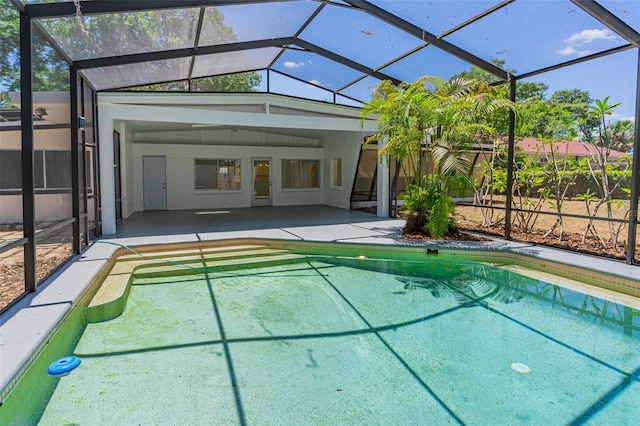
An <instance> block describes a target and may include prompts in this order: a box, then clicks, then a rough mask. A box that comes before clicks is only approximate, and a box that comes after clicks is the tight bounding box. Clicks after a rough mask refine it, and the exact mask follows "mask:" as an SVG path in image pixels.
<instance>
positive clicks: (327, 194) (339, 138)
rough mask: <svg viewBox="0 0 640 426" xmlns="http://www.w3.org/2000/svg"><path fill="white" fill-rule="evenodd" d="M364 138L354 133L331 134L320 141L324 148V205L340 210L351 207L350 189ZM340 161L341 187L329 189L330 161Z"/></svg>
mask: <svg viewBox="0 0 640 426" xmlns="http://www.w3.org/2000/svg"><path fill="white" fill-rule="evenodd" d="M363 140H364V138H363V135H362V134H358V133H354V132H341V133H339V134H335V133H332V134H331V135H330V136H327V137H325V138H324V139H323V140H322V146H323V147H324V162H323V165H322V169H323V175H324V178H323V188H324V204H327V205H329V206H333V207H339V208H342V209H348V208H350V207H351V203H350V198H351V189H352V187H353V179H354V177H355V172H356V167H357V166H358V157H359V156H360V149H361V146H362V142H363ZM337 158H339V159H342V187H340V188H333V187H331V160H332V159H337Z"/></svg>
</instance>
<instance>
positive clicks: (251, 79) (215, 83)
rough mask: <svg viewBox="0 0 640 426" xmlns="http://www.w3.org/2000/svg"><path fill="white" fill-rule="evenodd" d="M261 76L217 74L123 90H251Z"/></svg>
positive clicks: (256, 74)
mask: <svg viewBox="0 0 640 426" xmlns="http://www.w3.org/2000/svg"><path fill="white" fill-rule="evenodd" d="M261 81H262V76H260V74H258V73H257V72H246V73H238V74H228V75H218V76H213V77H205V78H199V79H194V80H191V85H189V82H188V81H184V80H183V81H177V82H171V83H158V84H149V85H145V86H137V87H132V88H126V89H123V90H134V91H169V92H171V91H179V92H186V91H189V90H191V91H192V92H252V91H255V87H257V86H258V85H260V82H261Z"/></svg>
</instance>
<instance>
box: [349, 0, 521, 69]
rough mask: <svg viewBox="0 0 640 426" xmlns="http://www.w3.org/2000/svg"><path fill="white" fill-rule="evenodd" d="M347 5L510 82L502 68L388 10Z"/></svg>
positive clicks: (360, 1)
mask: <svg viewBox="0 0 640 426" xmlns="http://www.w3.org/2000/svg"><path fill="white" fill-rule="evenodd" d="M345 2H346V3H349V4H350V5H352V6H354V7H357V8H358V9H361V10H363V11H365V12H367V13H368V14H370V15H372V16H374V17H376V18H378V19H380V20H381V21H383V22H386V23H388V24H390V25H393V26H394V27H396V28H399V29H401V30H403V31H405V32H407V33H409V34H411V35H413V36H414V37H417V38H419V39H421V40H422V41H424V42H427V43H429V44H431V45H433V46H436V47H437V48H439V49H441V50H444V51H445V52H447V53H449V54H451V55H453V56H456V57H458V58H460V59H462V60H463V61H466V62H468V63H470V64H472V65H475V66H476V67H478V68H480V69H482V70H484V71H486V72H488V73H490V74H493V75H495V76H496V77H498V78H501V79H502V80H508V79H509V73H507V72H506V71H505V70H503V69H502V68H499V67H497V66H495V65H493V64H492V63H490V62H487V61H485V60H483V59H481V58H479V57H477V56H475V55H473V54H471V53H469V52H467V51H466V50H463V49H461V48H459V47H457V46H455V45H453V44H451V43H449V42H447V41H445V40H443V39H441V38H438V37H437V36H436V35H434V34H431V33H430V32H428V31H426V30H424V29H422V28H420V27H418V26H416V25H413V24H412V23H410V22H407V21H405V20H404V19H402V18H399V17H398V16H396V15H394V14H392V13H390V12H387V11H386V10H384V9H382V8H380V7H378V6H375V5H373V4H371V3H369V2H367V1H365V0H345Z"/></svg>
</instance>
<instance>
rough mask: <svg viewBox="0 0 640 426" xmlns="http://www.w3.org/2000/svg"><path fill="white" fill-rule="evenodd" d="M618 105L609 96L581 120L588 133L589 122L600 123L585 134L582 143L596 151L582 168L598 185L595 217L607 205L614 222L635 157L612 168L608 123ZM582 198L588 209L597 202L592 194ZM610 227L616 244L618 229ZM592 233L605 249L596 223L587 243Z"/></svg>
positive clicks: (585, 233)
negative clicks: (615, 196) (619, 193)
mask: <svg viewBox="0 0 640 426" xmlns="http://www.w3.org/2000/svg"><path fill="white" fill-rule="evenodd" d="M618 105H620V104H619V103H618V104H610V103H609V97H608V96H607V97H606V98H604V99H602V100H600V99H596V100H595V101H594V104H593V105H591V106H589V109H588V111H587V114H588V115H587V116H586V117H584V118H582V119H581V120H580V121H581V123H583V124H582V126H583V127H582V128H583V129H587V130H585V132H586V131H588V129H589V126H586V125H584V123H585V122H588V121H591V122H594V123H596V127H595V129H594V130H592V131H590V132H589V133H583V140H582V141H581V142H582V143H583V144H584V145H585V146H587V148H588V147H591V148H592V149H589V150H588V151H589V154H590V159H586V158H585V159H584V160H583V161H582V163H581V164H582V166H583V168H584V169H586V170H588V173H589V174H590V175H591V177H592V178H593V181H594V182H595V184H596V188H597V194H598V195H599V199H598V200H597V201H596V205H595V207H594V209H593V211H592V212H591V216H593V217H595V216H597V214H598V210H599V208H600V207H601V206H602V205H605V206H606V209H607V218H608V219H612V218H613V212H612V203H613V194H614V192H615V191H616V190H617V189H618V188H620V187H621V185H622V182H623V180H624V178H625V174H626V172H627V170H629V169H630V168H631V164H632V160H631V157H629V156H624V157H622V158H621V159H619V160H618V161H617V162H616V163H615V164H612V163H611V162H610V160H609V157H610V155H611V129H610V128H611V125H610V123H609V122H608V121H607V116H608V115H611V114H612V113H613V110H614V109H615V108H616V107H617V106H618ZM581 197H582V198H583V199H585V201H587V206H588V202H589V201H594V200H595V194H591V193H590V191H587V193H586V194H581ZM608 225H609V240H610V242H612V243H614V244H616V243H617V241H615V237H614V236H615V235H617V234H616V232H615V229H614V224H613V222H612V221H611V220H609V221H608ZM589 232H591V233H592V234H593V235H594V236H595V237H597V238H598V239H599V240H600V242H601V244H602V245H603V246H605V244H604V241H603V240H602V238H600V236H599V235H598V232H597V230H596V228H595V227H594V226H593V219H591V220H590V221H589V223H588V224H587V226H586V228H585V230H584V233H583V235H582V239H583V242H584V240H585V238H586V236H587V234H588V233H589Z"/></svg>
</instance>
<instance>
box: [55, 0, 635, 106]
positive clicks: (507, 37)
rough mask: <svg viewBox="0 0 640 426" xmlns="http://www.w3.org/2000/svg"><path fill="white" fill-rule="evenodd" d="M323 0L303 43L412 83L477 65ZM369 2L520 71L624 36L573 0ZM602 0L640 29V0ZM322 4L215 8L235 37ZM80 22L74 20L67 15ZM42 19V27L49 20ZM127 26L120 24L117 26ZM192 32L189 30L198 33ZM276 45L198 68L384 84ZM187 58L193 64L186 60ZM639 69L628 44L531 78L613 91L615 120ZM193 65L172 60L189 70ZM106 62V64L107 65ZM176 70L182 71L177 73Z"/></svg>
mask: <svg viewBox="0 0 640 426" xmlns="http://www.w3.org/2000/svg"><path fill="white" fill-rule="evenodd" d="M326 1H327V2H328V3H325V4H326V5H325V7H324V8H323V9H322V11H320V12H319V13H318V15H317V16H315V17H314V19H313V20H312V21H311V22H309V23H308V25H307V26H306V27H304V29H303V30H302V32H301V33H300V34H298V37H299V38H300V39H302V40H304V41H305V42H308V43H311V44H314V45H316V46H318V47H320V48H322V49H325V50H327V51H328V52H332V53H334V54H337V55H340V56H343V57H345V58H349V59H351V60H353V61H355V62H357V63H359V64H361V65H363V66H365V67H367V68H370V69H374V70H378V71H380V72H381V73H383V74H384V75H388V76H390V77H394V78H396V79H398V80H402V81H407V82H411V81H414V80H416V79H418V78H420V77H422V76H424V75H433V76H437V77H442V78H445V79H448V78H450V77H451V76H453V75H455V74H458V73H460V72H462V71H465V70H469V69H470V68H471V65H470V64H469V63H467V62H465V61H463V60H461V59H459V58H457V57H455V56H453V55H451V54H450V53H447V52H446V51H445V50H443V49H439V48H438V47H435V46H433V45H427V44H426V43H424V40H423V39H420V38H417V37H415V36H413V35H410V34H408V33H406V32H404V31H401V30H399V29H398V28H396V27H393V26H391V25H389V24H386V23H384V22H382V21H380V20H378V19H375V18H373V17H371V16H370V15H368V14H367V13H364V12H362V11H358V10H354V9H352V8H346V7H340V6H338V5H334V4H331V3H336V4H344V3H343V2H341V1H340V0H326ZM369 1H370V3H372V4H374V5H376V6H378V7H380V8H382V9H384V10H386V11H389V12H392V13H394V14H396V15H398V16H399V17H400V18H402V19H404V20H406V21H407V22H409V23H411V24H413V25H415V26H416V27H417V28H419V29H423V30H425V32H424V34H425V40H428V39H429V38H428V37H429V35H433V36H437V37H438V38H439V39H440V40H443V41H444V42H447V43H451V44H453V45H456V46H459V47H460V48H462V49H464V50H466V51H467V52H469V53H471V54H473V55H475V56H477V57H478V58H480V59H482V60H484V61H486V62H489V61H491V60H493V59H499V60H502V61H504V68H505V69H507V70H510V71H513V73H514V75H516V76H518V75H522V74H526V73H529V72H532V71H535V70H539V69H542V68H545V67H548V66H551V65H555V64H558V63H562V62H565V61H570V60H573V59H577V58H581V57H584V56H586V55H590V54H594V53H598V52H602V51H605V50H608V49H612V48H617V47H621V46H624V45H626V44H627V42H626V41H625V40H623V39H622V38H621V37H620V36H619V35H618V34H615V33H614V32H612V31H611V30H609V29H608V28H606V27H605V25H603V24H602V23H600V22H598V21H597V20H596V19H595V18H593V17H591V16H590V15H588V14H587V13H586V12H584V11H583V10H582V9H580V8H579V7H578V6H576V5H575V4H573V3H572V2H571V1H569V0H515V1H514V2H512V3H510V4H508V5H506V6H503V7H500V8H498V9H497V10H496V11H494V12H493V13H491V14H489V15H487V16H485V17H483V18H481V19H478V20H476V21H475V22H471V23H469V24H468V25H462V24H463V23H466V22H469V21H470V20H473V18H475V17H477V16H478V15H479V14H481V13H483V12H484V11H486V10H488V9H489V8H491V7H494V6H496V5H498V4H499V3H500V0H369ZM598 2H599V3H600V4H602V5H603V6H605V7H607V8H608V9H609V10H610V11H612V12H613V13H614V14H615V15H616V16H618V17H620V19H622V20H623V21H624V22H625V23H626V24H627V25H630V26H631V27H632V28H633V29H635V30H636V31H639V32H640V0H598ZM320 5H321V3H320V2H318V1H295V2H293V1H291V2H263V3H257V4H243V5H235V6H234V5H229V6H219V7H217V9H218V11H219V12H220V13H222V15H223V16H224V24H225V25H226V26H228V27H231V28H232V29H233V34H234V36H235V40H234V41H237V42H243V41H252V40H261V39H268V38H274V37H288V36H294V35H296V33H297V31H298V29H299V28H301V27H302V26H303V25H304V24H305V22H306V21H307V19H308V18H309V17H310V16H312V14H313V13H314V12H315V11H316V10H317V9H318V7H319V6H320ZM209 12H212V9H208V13H207V15H206V17H213V16H214V15H215V14H214V13H209ZM153 13H162V14H166V16H167V17H169V18H170V15H171V13H173V12H171V11H159V12H153ZM92 19H100V17H99V16H98V17H92ZM75 21H76V20H75V19H74V20H71V21H70V22H71V23H73V22H75ZM167 21H170V19H167ZM174 22H175V21H174ZM44 24H45V27H46V22H45V23H44ZM189 25H190V26H191V27H193V25H195V24H194V23H193V22H190V23H185V26H189ZM203 28H205V30H203V33H202V35H201V38H200V40H201V42H202V43H203V44H211V43H216V40H217V38H216V37H219V34H218V33H217V32H216V30H215V28H216V25H209V26H203ZM212 28H213V29H212ZM121 30H122V29H121ZM454 30H455V31H454ZM167 31H168V30H167ZM207 31H209V33H207ZM122 32H123V31H119V30H118V29H117V28H114V33H117V34H120V33H122ZM187 32H188V33H189V34H191V33H192V32H193V31H187ZM87 36H90V35H84V34H82V33H81V32H78V34H77V37H76V39H70V40H58V42H59V43H60V44H61V45H62V46H63V47H65V45H66V44H68V45H69V46H68V48H69V49H71V48H72V47H73V46H72V45H75V44H73V43H76V42H78V41H79V40H77V38H82V37H87ZM172 36H175V37H177V36H176V35H175V34H173V33H171V32H167V34H166V39H167V40H170V39H171V37H172ZM175 37H174V38H175ZM184 37H185V36H184V34H182V35H180V36H179V37H178V38H179V39H180V40H182V41H183V42H184V40H183V38H184ZM90 42H91V40H85V41H84V42H83V43H80V44H78V45H79V46H80V45H82V46H87V45H91V43H90ZM87 43H88V44H87ZM76 44H77V43H76ZM187 44H188V43H187ZM119 46H120V47H121V48H122V49H125V50H126V49H137V50H132V51H123V53H138V51H145V50H144V46H140V44H139V43H136V42H135V40H129V41H128V42H127V43H124V42H123V43H121V44H120V45H119ZM140 49H142V50H140ZM412 50H415V53H413V54H411V55H409V56H407V57H405V58H403V59H401V60H398V61H395V59H397V58H398V57H399V56H400V55H402V54H404V53H405V52H409V51H412ZM258 51H260V52H258ZM83 53H86V52H83ZM258 53H260V54H258ZM278 53H279V49H275V48H266V49H254V50H253V51H246V52H245V53H238V54H234V57H233V58H231V57H230V55H229V54H227V55H226V56H225V55H224V54H222V55H219V56H217V57H214V56H213V55H211V56H202V57H198V59H197V60H196V63H195V67H194V70H195V72H196V74H194V75H206V73H207V72H228V71H225V70H226V69H227V67H228V66H229V65H230V64H231V63H232V62H237V63H239V64H241V65H242V67H244V68H243V70H245V69H246V70H249V69H265V68H267V67H269V65H270V64H272V62H273V69H274V70H276V71H279V72H280V73H284V74H288V75H292V76H294V77H295V78H296V79H297V80H291V79H288V78H285V77H283V76H282V75H281V74H278V73H270V75H269V87H270V89H271V91H273V92H277V93H284V94H290V95H294V96H299V97H308V98H312V99H319V100H326V101H329V102H331V101H333V92H334V91H339V92H340V93H344V95H345V96H347V97H351V98H355V99H360V100H363V101H367V100H369V99H370V96H371V90H372V88H373V87H374V86H375V85H376V84H377V83H378V82H379V80H377V79H375V78H372V77H366V78H363V77H364V75H363V73H362V72H361V71H357V70H354V69H353V68H350V67H347V66H345V65H341V64H340V63H338V62H336V61H333V60H331V59H328V58H326V57H324V56H322V55H319V54H315V53H311V52H309V51H305V49H304V46H290V48H289V49H287V50H286V51H285V52H284V53H283V54H282V55H280V56H278ZM232 59H233V61H232ZM274 61H275V62H274ZM185 63H186V64H187V65H188V63H189V61H188V60H187V61H185ZM637 67H638V49H631V50H628V51H625V52H622V53H617V54H613V55H608V56H606V57H603V58H601V59H597V60H593V61H589V62H586V63H583V64H580V65H575V66H571V67H568V68H563V69H560V70H557V71H553V72H548V73H544V74H539V75H536V76H534V77H532V78H530V79H529V80H528V81H535V82H543V83H545V84H547V85H548V86H549V90H548V92H547V96H548V97H549V96H551V94H552V93H553V92H554V91H556V90H561V89H576V88H577V89H582V90H587V91H589V92H590V94H591V96H592V99H603V98H605V97H607V96H609V97H610V102H611V103H620V106H619V107H617V108H616V110H615V114H614V115H613V116H612V118H613V119H629V118H633V117H634V115H635V98H636V85H637ZM111 68H112V69H111V71H114V72H115V71H117V70H116V69H115V68H117V67H111ZM188 68H189V67H188V66H183V67H182V68H177V67H168V69H173V70H178V71H179V72H184V73H186V72H187V71H185V70H188ZM155 69H156V70H157V71H158V73H156V74H157V76H156V78H157V79H158V80H157V81H160V80H161V79H163V78H164V79H165V80H166V79H167V76H164V75H163V69H164V68H163V67H156V68H155ZM107 70H109V68H105V69H104V70H101V72H102V71H107ZM121 74H122V77H123V78H128V79H131V78H133V76H134V75H137V76H139V77H140V78H148V77H149V76H150V75H153V73H151V72H150V71H149V68H147V72H142V71H141V72H136V73H134V72H133V71H131V72H130V71H129V70H128V69H127V72H124V71H123V72H121ZM264 75H265V77H264V78H263V82H262V85H261V86H260V88H259V89H260V90H266V88H267V87H266V86H267V78H266V74H264ZM171 78H179V77H176V76H173V75H172V76H171ZM304 82H309V83H310V84H305V83H304ZM354 82H355V84H354ZM315 86H317V87H315ZM318 87H321V88H324V89H326V90H321V89H319V88H318ZM338 101H339V102H342V103H353V102H352V101H349V100H348V98H339V99H338Z"/></svg>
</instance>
